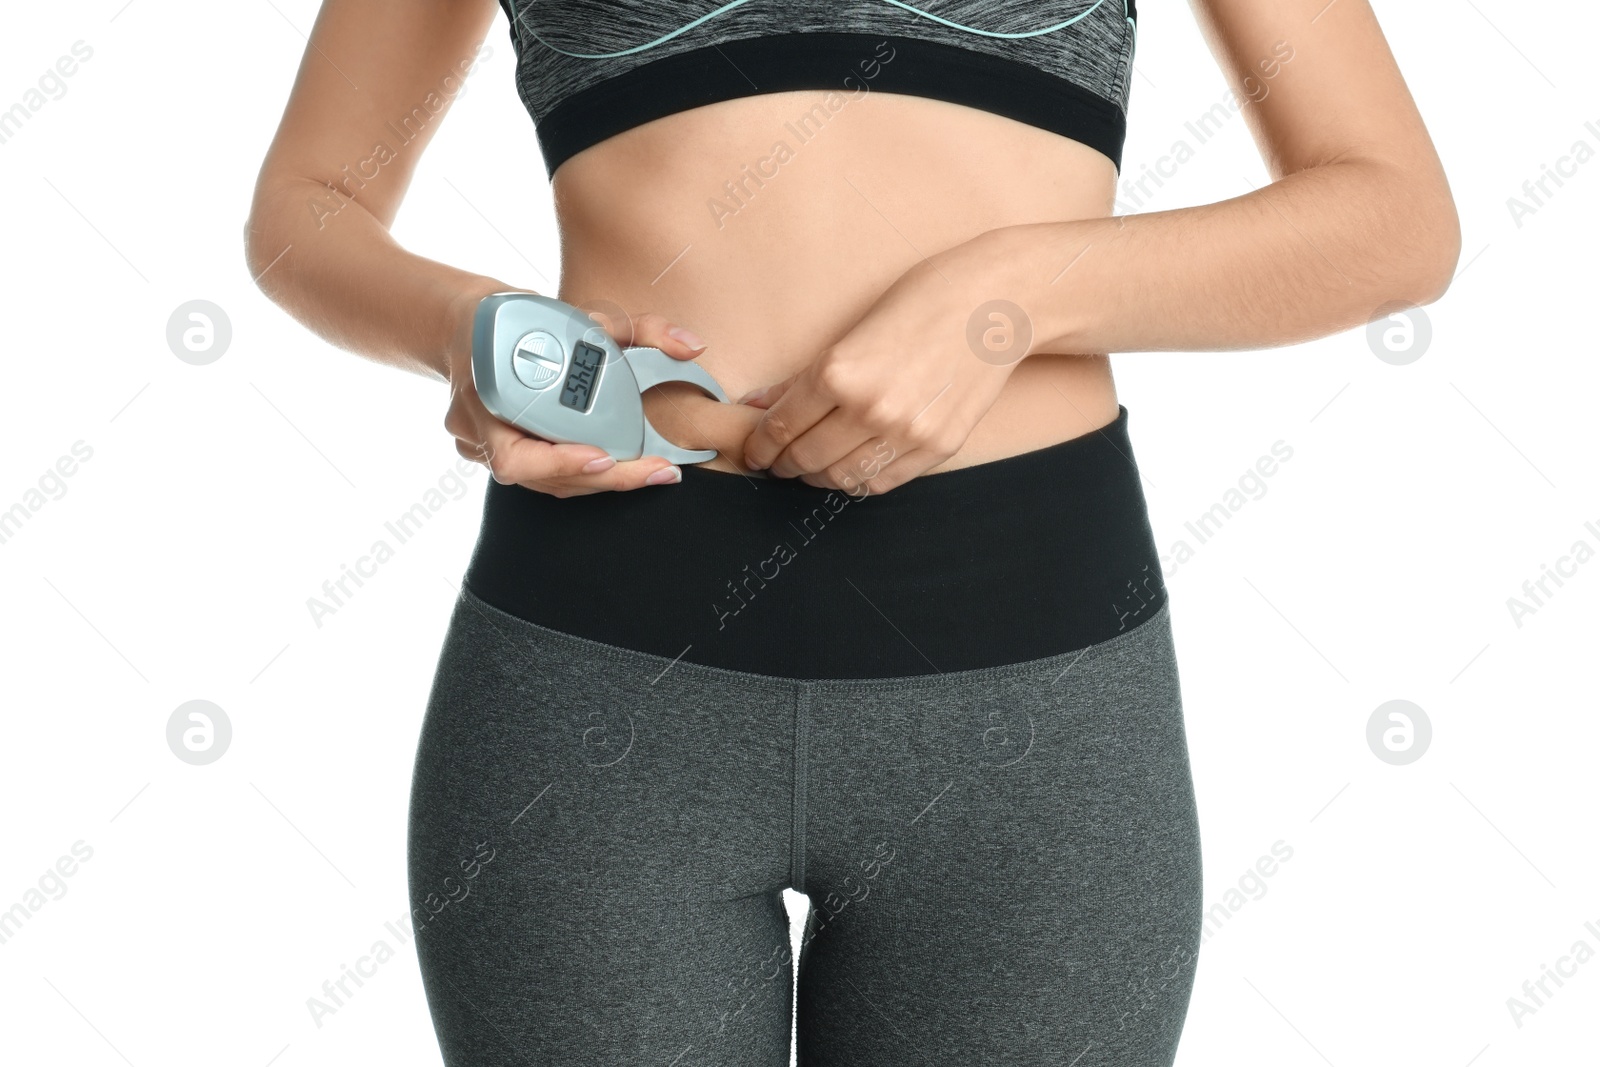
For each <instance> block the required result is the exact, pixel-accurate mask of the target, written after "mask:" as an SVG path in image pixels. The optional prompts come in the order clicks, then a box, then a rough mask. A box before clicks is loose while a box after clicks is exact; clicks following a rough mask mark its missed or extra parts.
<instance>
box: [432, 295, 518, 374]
mask: <svg viewBox="0 0 1600 1067" xmlns="http://www.w3.org/2000/svg"><path fill="white" fill-rule="evenodd" d="M507 292H532V290H531V289H519V288H518V287H517V286H515V285H507V284H505V283H504V282H500V281H496V280H495V279H493V278H487V277H481V276H474V277H471V278H469V279H468V280H467V281H466V282H464V283H458V284H456V285H455V286H454V287H453V289H452V291H451V293H450V295H449V297H448V298H447V300H446V303H445V326H446V328H445V338H444V351H443V352H442V353H441V358H440V363H441V369H442V370H443V372H444V375H443V376H444V379H445V380H446V381H447V382H449V383H451V385H452V386H454V385H455V384H456V382H457V380H458V379H459V378H460V376H462V375H465V376H466V378H467V380H469V381H470V380H471V376H472V325H473V320H474V319H475V318H476V317H477V313H478V305H479V304H480V303H482V301H483V298H484V297H486V296H489V295H490V294H491V293H507Z"/></svg>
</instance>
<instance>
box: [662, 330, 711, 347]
mask: <svg viewBox="0 0 1600 1067" xmlns="http://www.w3.org/2000/svg"><path fill="white" fill-rule="evenodd" d="M667 336H669V337H676V338H677V339H678V340H680V341H682V342H683V343H684V344H686V345H688V346H689V347H690V348H692V349H694V350H695V351H696V352H698V351H700V350H701V349H702V348H704V347H705V346H706V343H705V342H704V341H702V340H700V338H699V337H698V336H696V334H695V333H694V331H692V330H686V329H684V328H683V327H682V326H674V327H672V329H670V330H668V331H667Z"/></svg>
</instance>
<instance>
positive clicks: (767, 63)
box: [536, 33, 1127, 177]
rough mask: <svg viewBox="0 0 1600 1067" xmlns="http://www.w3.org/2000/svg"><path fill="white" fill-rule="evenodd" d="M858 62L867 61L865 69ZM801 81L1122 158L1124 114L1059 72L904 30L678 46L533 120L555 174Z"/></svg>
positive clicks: (1118, 162) (810, 86)
mask: <svg viewBox="0 0 1600 1067" xmlns="http://www.w3.org/2000/svg"><path fill="white" fill-rule="evenodd" d="M882 42H887V43H888V45H889V46H890V47H891V48H893V49H894V52H893V59H891V60H889V61H887V62H875V60H876V58H877V57H876V56H875V52H874V50H875V49H876V48H877V47H878V46H879V44H880V43H882ZM864 62H868V63H870V66H869V67H868V68H867V71H866V72H864V71H863V70H862V69H861V67H860V65H861V64H862V63H864ZM869 72H870V76H868V73H869ZM752 78H754V79H755V80H754V81H752ZM799 89H818V90H826V89H834V90H837V91H839V92H840V93H841V94H843V95H845V96H848V95H851V94H853V93H857V92H864V91H877V92H886V93H904V94H906V95H909V96H923V97H931V98H933V99H936V100H944V101H947V102H949V103H953V104H963V105H965V106H967V107H973V108H977V109H979V110H982V111H988V112H992V113H994V114H997V115H1002V116H1004V117H1006V118H1010V119H1015V120H1017V121H1018V122H1025V123H1028V124H1029V125H1032V126H1038V127H1040V128H1041V129H1045V130H1049V131H1050V132H1052V133H1057V134H1060V135H1061V136H1063V137H1069V138H1071V139H1072V140H1075V141H1079V142H1082V143H1083V144H1086V145H1088V146H1089V147H1090V148H1093V149H1095V150H1097V151H1099V152H1101V153H1103V154H1105V155H1106V156H1108V157H1109V158H1110V159H1111V162H1112V163H1114V164H1116V166H1117V167H1118V168H1119V169H1120V168H1121V166H1122V145H1123V141H1124V138H1125V136H1126V132H1127V119H1126V116H1124V115H1123V113H1122V110H1121V109H1120V108H1118V107H1117V106H1116V105H1115V104H1114V103H1112V102H1111V101H1109V100H1106V99H1104V98H1103V97H1101V96H1099V95H1097V94H1095V93H1093V92H1090V91H1089V90H1088V89H1085V88H1083V87H1082V86H1079V85H1076V84H1074V83H1073V82H1069V81H1067V80H1065V79H1064V78H1059V77H1056V76H1055V75H1052V74H1046V73H1045V72H1044V71H1041V70H1038V69H1036V68H1034V67H1031V66H1028V65H1027V64H1024V63H1018V62H1016V61H1014V60H1008V59H1002V58H1000V57H998V56H993V55H989V54H988V53H985V52H973V51H969V50H967V49H963V48H956V47H954V46H952V45H947V44H940V43H938V42H935V41H924V40H919V39H917V38H911V37H896V36H892V35H883V34H868V33H786V34H778V35H776V36H767V37H752V38H746V39H743V40H735V41H727V42H724V43H722V44H717V45H708V46H706V47H704V48H696V49H694V50H692V51H688V52H680V53H677V54H675V55H671V56H666V57H663V58H661V59H658V60H655V61H653V62H650V63H646V64H644V65H643V66H640V67H635V68H634V69H632V70H630V71H627V72H625V73H623V74H619V75H617V76H616V77H614V78H608V79H606V80H605V81H603V82H601V83H599V84H598V85H594V86H591V87H590V88H588V89H583V90H580V91H579V92H576V93H574V94H572V95H571V96H569V97H567V98H566V99H565V100H563V101H562V102H561V103H560V104H558V105H557V106H556V107H555V108H554V109H552V110H551V111H550V113H549V114H547V115H544V116H542V117H540V118H539V120H538V122H537V124H536V125H537V132H538V137H539V143H540V147H541V148H542V149H543V152H544V159H545V167H546V170H547V171H548V173H549V174H550V176H552V177H553V176H554V175H555V172H556V168H557V167H559V166H561V164H562V163H565V162H566V161H567V160H568V159H569V158H571V157H572V156H574V155H576V154H577V153H579V152H581V151H582V150H583V149H585V148H588V147H589V146H590V145H595V144H599V143H600V142H601V141H604V140H605V139H607V138H608V137H612V136H615V135H616V134H619V133H622V132H623V131H625V130H630V129H632V128H633V127H635V126H639V125H642V124H644V123H646V122H650V121H652V120H654V119H659V118H663V117H665V116H667V115H672V114H676V113H677V112H680V111H687V110H689V109H690V108H695V107H700V106H702V105H705V104H714V103H718V102H720V101H723V100H733V99H737V98H739V97H745V96H751V95H754V94H755V93H777V92H786V91H790V90H799ZM1001 162H1002V163H1003V161H1001Z"/></svg>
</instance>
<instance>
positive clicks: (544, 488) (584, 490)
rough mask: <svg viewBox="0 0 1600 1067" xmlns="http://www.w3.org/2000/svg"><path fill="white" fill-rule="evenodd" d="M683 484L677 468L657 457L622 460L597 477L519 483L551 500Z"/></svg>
mask: <svg viewBox="0 0 1600 1067" xmlns="http://www.w3.org/2000/svg"><path fill="white" fill-rule="evenodd" d="M682 480H683V471H682V469H681V468H679V467H677V466H675V465H673V464H671V463H668V462H667V461H666V460H665V459H663V458H662V457H660V456H642V457H640V458H639V459H630V460H624V461H622V462H620V463H617V464H615V465H614V466H612V467H610V468H608V469H606V470H604V471H602V472H600V473H599V474H580V475H575V476H570V477H561V478H548V479H544V480H542V481H536V482H524V483H520V484H523V485H526V486H527V487H528V488H529V489H534V490H537V491H539V492H542V493H549V494H551V495H552V496H558V497H568V496H587V495H589V494H592V493H601V492H628V491H630V490H634V489H646V488H652V487H654V486H658V485H677V484H678V483H679V482H681V481H682Z"/></svg>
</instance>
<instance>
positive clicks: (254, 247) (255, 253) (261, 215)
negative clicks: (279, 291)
mask: <svg viewBox="0 0 1600 1067" xmlns="http://www.w3.org/2000/svg"><path fill="white" fill-rule="evenodd" d="M242 238H243V244H244V264H245V269H246V270H248V271H249V272H250V280H251V281H252V282H254V283H255V285H256V288H258V289H260V290H261V291H262V292H263V293H265V294H266V295H267V296H268V297H271V296H272V295H273V289H274V287H273V285H272V282H273V281H276V279H275V278H273V277H271V272H272V271H273V270H274V268H280V269H281V267H282V266H283V263H284V260H285V255H284V253H286V252H288V251H289V248H288V245H289V241H288V239H287V238H285V237H284V236H283V232H282V227H281V226H279V225H277V224H275V221H274V217H273V213H272V212H271V211H270V210H265V209H263V207H262V206H261V204H260V203H259V201H258V202H257V204H256V205H255V206H253V207H252V209H251V211H250V214H249V216H248V217H247V218H246V219H245V221H244V229H243V234H242Z"/></svg>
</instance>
